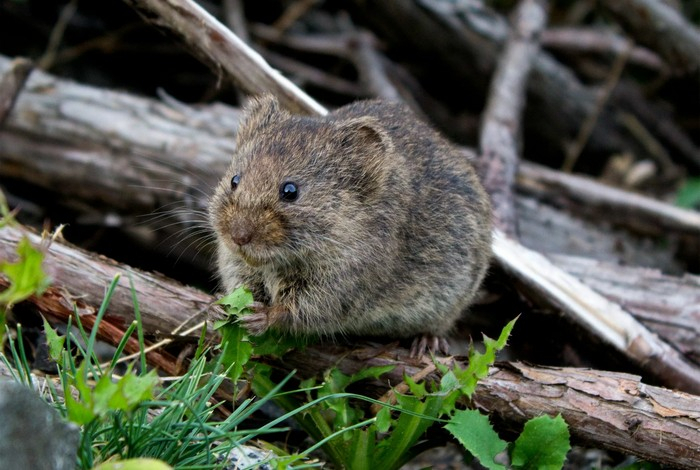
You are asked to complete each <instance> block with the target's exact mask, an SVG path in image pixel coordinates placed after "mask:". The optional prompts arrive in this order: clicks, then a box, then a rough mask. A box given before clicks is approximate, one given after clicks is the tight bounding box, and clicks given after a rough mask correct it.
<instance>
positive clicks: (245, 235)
mask: <svg viewBox="0 0 700 470" xmlns="http://www.w3.org/2000/svg"><path fill="white" fill-rule="evenodd" d="M231 239H232V240H233V243H235V244H236V245H238V246H243V245H247V244H248V243H250V241H251V240H252V239H253V230H252V229H251V228H250V227H246V226H243V225H237V226H235V227H233V229H232V230H231Z"/></svg>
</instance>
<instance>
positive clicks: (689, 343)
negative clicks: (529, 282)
mask: <svg viewBox="0 0 700 470" xmlns="http://www.w3.org/2000/svg"><path fill="white" fill-rule="evenodd" d="M551 258H552V260H553V261H554V263H556V265H557V266H559V267H560V268H562V269H564V270H565V271H566V272H568V273H569V274H572V275H573V276H576V277H577V278H579V279H581V280H582V281H583V282H584V283H585V284H586V285H587V286H590V287H591V288H592V289H593V290H595V291H596V292H598V293H600V294H602V295H604V296H605V297H606V298H608V299H610V300H612V301H614V302H617V303H619V304H620V305H622V306H624V308H625V309H626V310H627V311H629V312H630V313H632V314H633V315H634V316H635V317H636V318H637V319H638V320H639V321H641V322H642V323H643V324H645V325H646V326H647V327H648V328H649V329H650V330H652V331H655V332H657V333H658V334H659V335H660V336H661V337H662V338H665V339H666V340H668V341H669V342H671V343H673V345H674V346H675V347H676V348H678V349H679V350H680V351H681V352H682V353H683V354H685V355H686V356H687V357H688V358H689V359H691V360H692V361H694V362H695V363H696V364H700V276H693V275H691V274H685V275H683V276H680V277H678V276H669V275H666V274H663V273H662V272H660V271H659V270H657V269H649V268H635V267H630V266H627V267H625V268H624V269H620V266H619V265H617V264H612V263H608V262H603V261H597V260H592V259H588V258H581V257H574V256H562V255H554V256H551ZM667 312H674V314H673V315H667V314H666V313H667Z"/></svg>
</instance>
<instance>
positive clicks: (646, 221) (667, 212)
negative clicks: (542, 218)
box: [518, 163, 700, 237]
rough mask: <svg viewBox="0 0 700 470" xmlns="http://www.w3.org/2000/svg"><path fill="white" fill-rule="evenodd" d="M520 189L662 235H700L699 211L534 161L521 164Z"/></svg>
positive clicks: (519, 172) (519, 173)
mask: <svg viewBox="0 0 700 470" xmlns="http://www.w3.org/2000/svg"><path fill="white" fill-rule="evenodd" d="M518 188H519V189H520V190H521V191H525V192H533V193H536V194H537V195H538V197H542V195H544V198H545V199H550V200H554V199H559V200H561V198H562V196H564V197H566V198H567V199H569V200H570V201H571V202H572V203H573V204H575V205H580V206H585V207H582V208H581V210H590V211H594V212H596V213H598V214H603V216H604V214H605V213H606V212H607V213H608V216H609V217H611V218H614V221H617V222H618V223H619V222H621V221H622V220H623V219H627V222H628V223H629V225H630V226H633V227H634V226H636V228H640V229H642V230H643V231H644V232H646V233H649V232H652V233H653V232H656V233H659V234H662V233H668V232H680V233H685V234H688V235H693V236H697V237H700V213H698V212H696V211H692V210H687V209H682V208H680V207H676V206H672V205H670V204H666V203H664V202H661V201H659V200H657V199H653V198H650V197H647V196H642V195H641V194H636V193H632V192H630V191H624V190H622V189H618V188H614V187H612V186H608V185H605V184H602V183H599V182H598V181H595V180H593V179H591V178H587V177H583V176H576V175H569V174H566V173H562V172H560V171H555V170H552V169H550V168H546V167H544V166H541V165H536V164H534V163H524V164H522V165H520V168H519V171H518Z"/></svg>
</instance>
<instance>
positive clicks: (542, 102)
mask: <svg viewBox="0 0 700 470" xmlns="http://www.w3.org/2000/svg"><path fill="white" fill-rule="evenodd" d="M353 4H354V5H355V7H356V8H357V10H359V11H360V12H362V13H363V16H364V19H365V20H366V21H367V22H368V24H369V25H370V27H371V28H372V30H373V31H374V32H375V33H376V34H377V35H378V36H379V37H380V38H382V39H384V40H386V41H387V42H388V43H390V44H395V45H396V46H397V47H398V48H400V49H401V50H406V49H410V50H411V53H412V56H414V57H416V58H417V59H418V60H420V59H422V58H429V61H430V62H427V63H439V65H440V70H441V71H442V73H447V74H450V75H451V76H452V77H453V79H455V80H457V79H459V80H460V81H462V82H463V83H464V86H465V87H467V88H468V89H469V90H470V92H471V93H476V94H480V95H485V94H486V93H485V90H486V87H487V80H488V79H489V77H490V76H491V75H492V74H493V71H494V69H495V66H496V59H497V57H498V56H499V54H498V51H499V50H500V49H501V48H502V46H503V44H504V43H505V41H506V40H507V37H508V32H509V28H508V24H507V22H506V20H505V19H504V18H503V17H502V16H501V15H499V14H497V13H496V12H494V11H493V10H491V9H489V8H488V7H486V6H483V5H482V4H475V3H470V4H469V5H468V6H465V5H464V4H461V3H459V2H457V3H454V2H433V1H427V0H395V1H392V2H386V1H382V0H355V1H353ZM465 64H469V66H468V67H465ZM595 98H596V93H595V91H594V90H593V89H590V88H587V87H586V86H584V85H583V84H582V83H581V81H580V80H579V79H578V78H577V77H576V76H575V75H574V73H573V72H572V71H571V70H570V69H568V68H566V67H564V66H563V65H562V64H560V63H559V62H557V61H556V60H554V58H553V57H552V56H551V55H550V54H548V53H547V52H544V51H540V52H539V53H538V54H536V56H535V58H534V63H533V68H532V71H531V77H530V80H529V81H528V110H529V111H528V116H527V119H526V120H525V122H524V124H525V125H526V127H527V128H528V129H530V130H531V131H532V132H534V133H536V134H538V135H540V136H543V138H546V139H547V140H548V141H551V142H556V143H560V144H561V148H562V149H564V148H565V146H566V144H568V141H569V140H571V139H573V138H574V136H575V135H576V132H577V131H578V130H579V128H580V127H581V123H582V122H583V121H584V120H585V118H586V117H587V116H589V115H590V113H591V111H592V109H593V107H594V103H595ZM587 149H589V150H591V151H592V152H595V153H600V154H604V155H610V154H615V153H620V152H622V151H627V150H632V151H635V152H638V154H639V156H640V157H642V156H646V151H645V149H643V148H640V146H639V144H638V143H637V142H636V141H635V140H633V139H630V138H629V135H628V133H627V131H626V130H625V129H624V128H623V127H622V126H621V125H620V124H619V123H618V122H617V121H616V118H615V115H614V113H613V111H612V110H607V109H606V110H604V112H603V114H602V116H601V119H600V121H599V124H598V125H597V126H596V127H595V128H594V129H593V133H592V135H591V138H590V140H589V142H588V146H587Z"/></svg>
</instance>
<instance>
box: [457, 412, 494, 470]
mask: <svg viewBox="0 0 700 470" xmlns="http://www.w3.org/2000/svg"><path fill="white" fill-rule="evenodd" d="M445 429H447V430H448V431H449V432H450V433H452V435H453V436H454V437H456V438H457V440H458V441H459V442H460V443H461V444H462V445H463V446H464V448H465V449H467V450H468V451H469V452H470V453H471V454H472V455H473V456H474V457H476V458H477V459H478V460H479V462H480V463H481V465H483V466H484V467H486V468H489V469H492V470H494V469H505V468H506V467H505V466H504V465H501V464H499V463H496V462H495V461H494V459H495V458H496V456H497V455H498V454H500V453H501V452H503V451H504V450H505V449H506V446H507V443H506V442H505V441H503V440H501V438H499V437H498V434H496V431H494V430H493V427H492V426H491V423H490V422H489V418H488V416H485V415H482V414H481V413H480V412H479V411H477V410H459V411H456V412H455V414H454V415H453V416H452V418H450V422H449V423H448V424H446V425H445Z"/></svg>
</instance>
